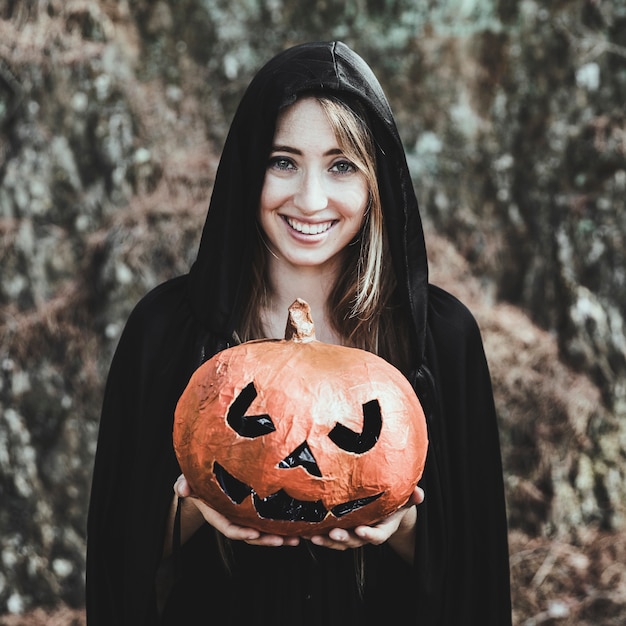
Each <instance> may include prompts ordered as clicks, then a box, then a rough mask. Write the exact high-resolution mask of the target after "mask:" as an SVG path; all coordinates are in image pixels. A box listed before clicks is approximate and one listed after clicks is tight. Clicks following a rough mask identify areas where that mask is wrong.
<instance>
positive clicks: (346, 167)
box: [331, 161, 356, 174]
mask: <svg viewBox="0 0 626 626" xmlns="http://www.w3.org/2000/svg"><path fill="white" fill-rule="evenodd" d="M331 169H333V170H334V171H335V172H338V173H339V174H348V173H350V172H356V167H355V165H354V163H352V162H350V161H337V162H336V163H333V166H332V168H331Z"/></svg>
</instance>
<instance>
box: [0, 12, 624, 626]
mask: <svg viewBox="0 0 626 626" xmlns="http://www.w3.org/2000/svg"><path fill="white" fill-rule="evenodd" d="M315 39H324V40H326V39H342V40H343V41H345V42H346V43H348V44H349V45H350V46H352V47H353V48H354V49H355V50H357V51H358V52H359V53H360V54H361V55H362V56H363V57H364V58H365V59H366V60H367V61H368V62H369V63H370V64H371V65H372V66H373V68H374V70H375V72H376V73H377V75H378V76H379V77H380V78H381V81H382V82H383V86H384V87H385V89H386V91H387V93H388V95H389V98H390V100H391V103H392V106H393V108H394V111H395V113H396V116H397V120H398V123H399V126H400V130H401V134H402V136H403V139H404V141H405V145H406V147H407V151H408V155H409V160H410V164H411V168H412V172H413V175H414V179H415V185H416V189H417V192H418V197H419V199H420V202H421V208H422V212H423V214H424V219H425V221H426V225H427V230H428V235H427V236H428V243H429V255H430V260H431V274H432V281H433V282H436V283H438V284H440V285H442V286H444V287H446V288H447V289H449V290H450V291H452V292H453V293H455V294H457V295H458V296H459V297H461V298H462V299H463V300H464V301H465V302H466V303H467V304H468V305H469V306H470V307H471V308H472V309H473V311H474V312H475V314H476V316H477V318H478V320H479V323H480V325H481V327H482V329H483V334H484V339H485V346H486V350H487V355H488V358H489V361H490V364H491V369H492V374H493V380H494V388H495V393H496V400H497V408H498V414H499V419H500V424H501V439H502V446H503V457H504V464H505V473H506V476H505V478H506V489H507V502H508V512H509V521H510V538H511V571H512V578H513V603H514V622H515V624H516V625H525V626H532V625H536V624H559V625H561V624H563V625H565V624H572V625H573V624H576V625H577V626H584V625H587V624H589V625H591V624H593V625H594V626H598V625H609V626H610V625H613V624H615V625H617V624H624V623H625V622H626V507H625V505H624V502H626V480H625V478H626V476H625V474H626V335H625V333H626V328H625V322H624V315H625V311H626V262H625V256H626V241H625V239H626V211H625V209H626V206H625V204H626V203H625V195H626V108H625V102H626V1H625V0H560V1H559V2H538V1H535V0H521V1H516V0H482V1H480V0H444V1H434V0H390V1H384V2H371V1H369V0H354V1H351V2H343V1H339V0H311V1H310V2H307V3H306V10H303V3H298V2H296V1H294V0H267V1H261V0H257V1H254V0H228V1H226V0H182V1H178V2H174V1H173V0H170V1H169V2H165V1H155V2H152V1H148V0H119V1H114V0H100V1H97V0H67V1H65V0H0V502H1V506H0V624H2V625H5V626H9V625H13V626H16V625H17V624H50V625H53V624H58V625H65V624H82V623H84V617H83V613H82V605H83V577H84V548H85V516H86V508H87V502H88V491H89V483H90V475H91V464H92V459H93V454H94V448H95V441H96V436H97V429H98V418H99V408H100V402H101V397H102V389H103V384H104V380H105V377H106V371H107V368H108V365H109V362H110V359H111V356H112V352H113V350H114V348H115V345H116V342H117V339H118V337H119V333H120V331H121V329H122V327H123V324H124V322H125V319H126V317H127V315H128V313H129V311H130V309H131V307H132V306H133V305H134V303H135V302H136V301H137V300H138V299H139V298H140V297H141V296H142V295H143V294H144V293H145V292H146V291H147V290H148V289H150V288H151V287H152V286H154V285H155V284H156V283H157V282H160V281H162V280H164V279H166V278H169V277H172V276H174V275H176V274H179V273H181V272H184V271H186V269H187V268H188V267H189V264H190V263H191V262H192V260H193V258H194V255H195V250H196V247H197V244H198V240H199V233H200V228H201V226H202V224H203V221H204V213H205V210H206V207H207V204H208V198H209V195H210V191H211V185H212V180H213V174H214V171H215V167H216V163H217V159H218V157H219V152H220V148H221V145H222V142H223V140H224V137H225V133H226V131H227V128H228V124H229V121H230V119H231V116H232V114H233V111H234V107H235V105H236V103H237V101H238V99H239V97H240V95H241V93H242V91H243V89H244V88H245V86H246V84H247V82H248V81H249V79H250V78H251V76H252V75H253V73H254V72H255V70H256V69H257V68H258V67H259V66H260V65H261V64H262V63H263V62H264V61H265V60H267V59H268V58H269V57H270V56H272V55H274V54H275V53H276V52H277V51H279V50H280V49H282V48H283V47H286V46H288V45H291V44H294V43H299V42H302V41H308V40H315ZM478 453H479V451H478ZM477 488H480V486H477Z"/></svg>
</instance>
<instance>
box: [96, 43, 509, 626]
mask: <svg viewBox="0 0 626 626" xmlns="http://www.w3.org/2000/svg"><path fill="white" fill-rule="evenodd" d="M308 91H318V92H319V91H324V92H328V93H334V94H336V95H338V96H339V97H341V98H343V99H349V100H350V101H351V102H358V103H360V106H362V107H363V108H364V109H365V110H366V115H367V118H368V122H369V124H370V126H371V128H372V130H373V134H374V138H375V142H376V148H377V164H378V168H379V180H380V186H381V196H382V201H383V207H384V213H385V224H386V228H387V230H388V234H389V240H390V247H391V251H392V258H393V263H394V268H395V270H396V272H397V275H398V279H399V285H400V288H399V291H400V296H401V304H402V306H403V307H404V308H405V310H406V311H407V312H408V314H409V315H410V319H411V320H412V322H413V324H412V336H411V337H410V342H411V348H412V355H413V363H412V369H411V371H412V373H411V379H412V381H413V384H414V386H415V389H416V392H417V393H418V395H419V397H420V400H421V402H422V404H423V406H424V407H425V409H426V412H427V418H428V429H429V440H430V447H429V452H428V458H427V461H426V467H425V471H424V475H423V478H422V481H421V482H420V485H421V486H422V487H423V488H424V491H425V493H426V500H425V502H424V503H423V504H422V505H420V506H419V508H418V511H419V513H418V524H417V530H416V533H417V535H416V539H417V540H416V551H415V566H414V567H410V566H408V565H407V564H406V563H405V562H404V561H402V560H401V559H400V558H399V557H398V556H397V555H395V553H394V552H393V551H392V550H391V549H390V548H389V547H388V546H386V545H383V546H380V547H373V546H368V547H367V548H366V549H365V589H364V592H363V593H362V594H361V593H360V591H359V588H358V587H357V584H356V578H355V573H354V572H355V570H354V559H355V552H354V551H351V550H348V551H345V552H338V551H333V550H327V549H322V548H314V547H313V546H311V545H310V544H308V542H303V543H302V544H301V545H300V546H298V547H295V548H294V547H283V548H261V547H252V546H248V545H247V544H245V543H237V542H232V543H231V545H232V549H233V559H232V563H233V567H232V571H230V572H229V571H227V570H226V568H225V566H224V562H223V560H222V558H221V556H220V552H219V550H218V544H217V541H216V537H215V534H214V531H213V530H212V529H211V528H210V527H208V526H206V527H203V528H202V529H201V530H200V531H198V532H197V533H196V534H195V535H194V537H193V538H192V539H191V540H190V541H188V542H187V543H186V544H185V545H184V546H183V547H182V548H181V550H180V554H179V555H178V557H179V558H180V562H179V563H178V566H177V567H172V563H169V562H165V563H162V562H161V552H162V547H163V539H164V537H163V535H164V528H165V520H166V517H167V515H168V511H169V508H170V505H171V500H172V486H173V484H174V482H175V480H176V478H177V476H178V474H179V473H180V470H179V468H178V465H177V462H176V458H175V455H174V452H173V448H172V423H173V412H174V408H175V405H176V402H177V400H178V398H179V396H180V394H181V392H182V391H183V389H184V387H185V385H186V383H187V381H188V379H189V377H190V376H191V374H192V372H193V371H194V370H195V369H196V368H197V367H198V365H199V364H200V363H201V362H202V361H204V360H206V359H207V358H209V357H210V356H211V355H212V354H214V353H215V352H217V351H219V350H221V349H224V348H225V347H227V346H228V345H229V343H230V341H231V339H230V338H231V336H232V333H233V331H234V330H235V329H236V327H237V323H238V320H239V317H240V315H241V309H242V306H243V305H244V299H245V294H246V293H247V292H248V287H249V281H250V258H249V257H248V254H249V251H250V249H251V247H252V246H251V245H250V242H251V241H252V238H253V237H254V236H255V234H254V232H253V230H252V229H253V228H254V219H253V216H254V215H255V213H256V210H257V205H258V198H259V194H260V190H261V186H262V182H263V175H264V171H265V167H266V161H267V157H268V154H269V150H270V146H271V140H272V137H273V133H274V125H275V119H276V115H277V112H278V111H279V109H280V108H282V107H284V106H286V105H288V104H289V103H291V102H293V101H294V99H295V97H296V96H297V95H298V94H301V93H305V92H308ZM157 579H158V581H159V583H158V584H157V583H156V582H155V581H157ZM163 580H165V581H168V580H170V581H174V583H173V586H172V587H171V589H170V590H169V594H168V595H167V597H164V596H163V593H164V592H163V589H164V588H168V587H167V585H165V587H164V585H163V584H162V581H163ZM86 582H87V596H86V601H87V618H88V624H89V626H103V625H106V626H118V625H119V626H121V625H124V626H148V625H149V626H156V625H157V624H160V625H161V626H163V625H170V624H171V625H174V624H176V625H179V624H186V625H195V624H208V623H213V622H216V623H220V624H248V623H255V624H272V625H274V626H280V625H283V624H284V625H290V626H295V625H308V624H311V625H317V624H324V625H325V626H333V625H337V626H339V625H341V626H347V625H350V624H360V625H362V626H363V625H368V624H384V623H392V620H400V619H402V621H403V623H406V622H407V621H408V623H414V624H419V625H420V626H434V625H443V626H463V625H468V626H472V625H476V626H478V625H480V626H507V624H510V623H511V607H510V591H509V568H508V546H507V526H506V515H505V503H504V490H503V480H502V467H501V461H500V452H499V442H498V430H497V424H496V414H495V408H494V404H493V396H492V390H491V382H490V377H489V370H488V366H487V362H486V359H485V355H484V351H483V346H482V341H481V336H480V332H479V329H478V326H477V324H476V322H475V320H474V318H473V317H472V315H471V313H470V312H469V311H468V310H467V308H466V307H465V306H464V305H463V304H461V303H460V302H459V301H458V300H457V299H456V298H454V297H453V296H451V295H450V294H448V293H446V292H445V291H443V290H441V289H439V288H437V287H435V286H432V285H428V272H427V261H426V248H425V243H424V237H423V232H422V225H421V220H420V215H419V211H418V206H417V201H416V198H415V194H414V191H413V187H412V183H411V179H410V175H409V171H408V168H407V165H406V160H405V155H404V150H403V148H402V145H401V142H400V139H399V136H398V133H397V130H396V127H395V124H394V121H393V116H392V114H391V111H390V108H389V105H388V104H387V101H386V99H385V97H384V95H383V93H382V90H381V88H380V86H379V84H378V82H377V80H376V79H375V78H374V76H373V74H372V73H371V71H370V69H369V68H368V67H367V65H366V64H365V63H364V62H363V60H362V59H360V57H358V56H357V55H356V54H355V53H354V52H352V51H351V50H350V49H349V48H347V47H346V46H345V45H343V44H341V43H318V44H304V45H302V46H297V47H295V48H292V49H290V50H287V51H285V52H283V53H281V54H280V55H278V56H277V57H276V58H274V59H273V60H272V61H270V62H269V63H268V64H267V65H266V66H265V67H264V68H262V69H261V70H260V72H259V73H258V74H257V76H256V77H255V78H254V79H253V81H252V83H251V84H250V87H249V88H248V90H247V92H246V94H245V95H244V97H243V99H242V102H241V104H240V106H239V109H238V110H237V113H236V115H235V118H234V120H233V123H232V126H231V130H230V132H229V135H228V138H227V140H226V143H225V146H224V150H223V155H222V158H221V161H220V165H219V168H218V173H217V177H216V182H215V186H214V191H213V194H212V198H211V202H210V206H209V211H208V215H207V220H206V225H205V227H204V230H203V234H202V240H201V244H200V249H199V252H198V256H197V260H196V262H195V264H194V265H193V267H192V268H191V270H190V272H189V274H187V275H185V276H182V277H179V278H177V279H174V280H172V281H169V282H167V283H165V284H163V285H161V286H159V287H157V288H156V289H155V290H153V291H152V292H151V293H149V294H148V295H147V296H146V297H145V298H144V299H143V300H142V301H141V302H140V303H139V304H138V305H137V307H136V308H135V310H134V311H133V313H132V314H131V316H130V318H129V320H128V322H127V325H126V327H125V329H124V332H123V334H122V337H121V338H120V342H119V345H118V348H117V351H116V354H115V357H114V359H113V362H112V365H111V370H110V373H109V377H108V381H107V386H106V391H105V398H104V404H103V410H102V419H101V425H100V435H99V440H98V449H97V453H96V462H95V467H94V475H93V488H92V495H91V502H90V510H89V520H88V549H87V581H86ZM168 589H169V588H168ZM157 590H158V591H157ZM158 594H160V596H161V597H160V598H159V602H157V595H158ZM157 607H161V608H163V612H162V614H161V615H159V610H157Z"/></svg>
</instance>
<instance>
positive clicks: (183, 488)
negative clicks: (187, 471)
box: [174, 474, 191, 498]
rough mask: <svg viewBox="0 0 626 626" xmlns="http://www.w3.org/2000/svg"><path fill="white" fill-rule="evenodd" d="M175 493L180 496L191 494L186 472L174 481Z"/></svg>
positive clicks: (184, 496)
mask: <svg viewBox="0 0 626 626" xmlns="http://www.w3.org/2000/svg"><path fill="white" fill-rule="evenodd" d="M174 493H175V494H176V495H177V496H178V497H179V498H187V497H188V496H190V495H191V487H190V486H189V483H188V482H187V479H186V478H185V476H184V474H181V475H180V476H179V477H178V478H177V479H176V482H175V483H174Z"/></svg>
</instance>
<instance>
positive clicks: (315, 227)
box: [285, 217, 333, 235]
mask: <svg viewBox="0 0 626 626" xmlns="http://www.w3.org/2000/svg"><path fill="white" fill-rule="evenodd" d="M285 219H286V221H287V224H289V226H291V228H293V229H294V230H297V231H298V232H299V233H302V234H303V235H321V234H322V233H325V232H326V231H327V230H328V229H329V228H330V227H331V226H332V225H333V223H332V222H323V223H321V224H304V223H302V222H296V220H293V219H291V218H290V217H287V218H285Z"/></svg>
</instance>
